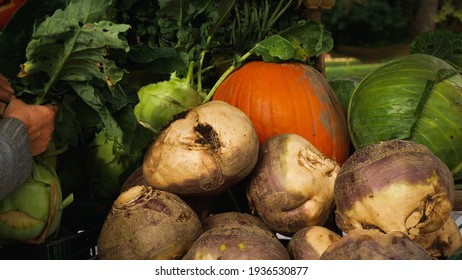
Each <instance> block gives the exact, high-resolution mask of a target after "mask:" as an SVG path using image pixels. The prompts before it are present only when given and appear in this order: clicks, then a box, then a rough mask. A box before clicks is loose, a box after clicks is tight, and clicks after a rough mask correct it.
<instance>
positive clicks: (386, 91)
mask: <svg viewBox="0 0 462 280" xmlns="http://www.w3.org/2000/svg"><path fill="white" fill-rule="evenodd" d="M461 84H462V76H461V75H460V74H458V73H457V71H456V69H455V68H454V67H452V66H451V65H450V64H448V63H447V62H445V61H444V60H442V59H440V58H437V57H435V56H431V55H427V54H412V55H407V56H404V57H401V58H398V59H394V60H392V61H390V62H387V63H385V64H383V65H382V66H379V67H378V68H376V69H375V70H373V71H372V72H371V73H370V74H369V75H367V76H366V77H365V78H364V79H363V80H362V81H361V82H360V83H359V85H358V86H357V87H356V89H355V91H354V92H353V95H352V97H351V100H350V103H349V107H348V114H347V117H348V125H349V129H350V138H351V142H352V144H353V145H354V147H355V148H360V147H364V146H367V145H370V144H373V143H377V142H379V141H383V140H389V139H407V140H411V141H415V142H417V143H421V144H423V145H425V146H427V147H428V148H429V149H430V150H432V151H433V152H434V153H435V154H436V155H437V156H438V157H439V158H440V159H441V160H442V161H443V162H444V163H446V165H447V166H448V167H449V169H450V170H451V172H452V173H453V175H454V177H455V178H456V179H460V178H462V127H461V126H460V124H461V123H462V88H461V86H460V85H461Z"/></svg>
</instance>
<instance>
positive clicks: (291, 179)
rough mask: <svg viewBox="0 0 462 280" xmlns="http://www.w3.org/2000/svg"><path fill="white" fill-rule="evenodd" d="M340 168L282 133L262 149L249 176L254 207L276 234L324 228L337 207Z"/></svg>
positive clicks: (249, 194)
mask: <svg viewBox="0 0 462 280" xmlns="http://www.w3.org/2000/svg"><path fill="white" fill-rule="evenodd" d="M339 170H340V167H339V165H338V164H337V163H336V162H335V161H333V160H331V159H329V158H327V157H325V156H324V155H323V154H322V153H321V152H319V151H318V150H317V149H316V148H315V147H314V146H313V145H312V144H311V143H310V142H309V141H308V140H306V139H305V138H303V137H301V136H299V135H297V134H280V135H276V136H274V137H272V138H269V139H268V140H267V141H265V142H264V143H263V144H262V145H261V147H260V154H259V160H258V162H257V165H256V166H255V168H254V170H253V172H252V173H251V174H250V176H249V184H248V186H247V198H248V201H249V205H250V208H251V209H252V211H253V212H254V213H255V214H258V215H259V216H260V217H261V218H262V220H263V221H265V222H266V223H267V224H268V225H269V227H270V228H272V229H273V230H274V231H276V232H279V233H282V234H285V235H292V234H294V233H295V232H297V231H298V230H300V229H302V228H304V227H307V226H322V225H324V223H325V222H326V221H327V219H328V217H329V215H330V214H331V213H332V210H333V206H334V204H333V203H334V182H335V178H336V177H337V173H338V172H339Z"/></svg>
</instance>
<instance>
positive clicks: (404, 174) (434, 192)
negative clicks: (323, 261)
mask: <svg viewBox="0 0 462 280" xmlns="http://www.w3.org/2000/svg"><path fill="white" fill-rule="evenodd" d="M334 194H335V203H336V206H337V209H336V223H337V225H338V226H339V227H340V228H341V229H342V230H343V231H344V232H349V231H350V230H352V229H355V228H363V229H375V230H378V231H381V232H385V233H386V232H390V231H402V232H404V233H406V234H408V235H409V236H410V237H411V238H414V237H415V236H417V235H419V234H421V233H428V232H432V231H435V230H437V229H439V228H440V227H441V226H443V224H444V223H445V222H446V221H447V219H448V218H449V216H450V214H451V211H452V208H453V201H454V179H453V177H452V174H451V172H450V170H449V168H448V167H447V166H446V165H445V164H444V163H443V162H442V161H441V160H440V159H439V158H438V157H437V156H435V154H433V153H432V152H431V150H430V149H428V148H427V147H426V146H424V145H422V144H418V143H416V142H412V141H406V140H388V141H383V142H380V143H377V144H373V145H369V146H366V147H363V148H361V149H358V150H356V151H355V152H354V153H353V155H352V156H351V157H350V158H349V159H348V160H347V161H346V162H345V163H344V164H343V165H342V167H341V169H340V172H339V174H338V176H337V179H336V181H335V192H334Z"/></svg>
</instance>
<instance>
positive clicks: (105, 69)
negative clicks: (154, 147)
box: [0, 0, 333, 191]
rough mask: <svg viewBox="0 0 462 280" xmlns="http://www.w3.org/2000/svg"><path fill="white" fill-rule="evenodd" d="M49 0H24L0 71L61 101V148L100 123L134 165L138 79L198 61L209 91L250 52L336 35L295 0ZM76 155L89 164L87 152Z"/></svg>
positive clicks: (197, 80) (287, 51) (261, 54)
mask: <svg viewBox="0 0 462 280" xmlns="http://www.w3.org/2000/svg"><path fill="white" fill-rule="evenodd" d="M43 2H44V1H38V0H29V1H27V2H26V4H24V6H23V7H22V8H21V9H20V11H19V12H18V14H17V15H18V16H19V15H21V16H22V17H27V18H26V19H25V20H22V19H19V18H18V17H16V16H15V17H14V18H13V19H12V21H11V22H10V24H9V25H8V26H7V28H6V29H5V30H4V32H2V33H1V34H0V47H5V48H6V49H8V50H9V52H8V56H6V55H5V56H1V57H0V62H2V63H3V65H2V66H3V68H2V73H8V74H7V77H8V78H10V79H11V80H13V85H14V89H15V93H16V95H18V96H20V97H21V98H22V99H24V100H25V101H27V102H31V103H32V102H34V103H37V104H45V103H56V104H58V105H59V108H60V110H59V113H58V115H57V117H56V126H55V133H54V135H53V140H54V142H55V144H56V147H57V148H58V149H61V148H62V147H66V146H69V153H70V154H72V153H75V151H76V150H79V149H82V150H84V149H86V147H88V145H89V143H92V142H93V141H94V139H95V136H96V135H98V133H100V132H101V131H103V130H104V131H105V133H107V140H108V141H110V142H111V143H113V145H111V148H112V149H106V150H112V152H111V154H110V155H108V156H114V158H115V160H116V161H117V162H129V163H130V164H132V165H135V164H140V162H141V160H142V156H143V153H144V151H145V150H146V148H147V146H148V145H149V143H150V142H151V141H153V139H154V138H155V133H152V131H150V130H147V129H145V128H144V127H143V126H141V124H140V122H139V121H138V120H137V118H136V116H135V114H134V107H135V106H136V105H137V104H138V102H139V97H138V95H137V93H138V91H139V89H140V88H141V87H142V86H145V85H148V84H152V83H157V82H162V81H165V80H168V79H169V77H171V74H172V73H173V72H175V73H176V75H177V76H178V78H180V79H183V78H185V77H186V76H187V75H188V73H189V69H190V66H192V68H193V69H192V71H191V73H193V74H194V75H193V76H188V81H189V84H190V86H191V88H192V89H194V90H195V91H197V92H198V93H200V94H202V93H204V92H209V97H211V95H210V92H213V90H209V89H213V87H214V86H215V85H216V84H217V83H218V82H220V77H223V78H224V77H225V76H222V75H221V74H222V71H223V69H227V68H228V67H230V66H231V70H230V71H232V70H233V69H235V68H237V67H239V66H240V65H241V63H242V62H243V61H244V60H246V59H248V58H249V57H251V58H252V59H264V60H266V61H281V60H300V61H304V62H306V63H310V62H311V60H312V59H313V58H315V57H316V56H317V55H319V54H320V53H323V52H327V51H329V50H330V49H331V48H332V45H333V40H332V37H331V34H330V32H328V31H327V30H325V29H324V26H322V25H321V24H319V23H314V22H306V21H301V20H300V18H299V16H298V14H297V13H295V12H294V10H291V9H293V8H294V7H296V4H297V1H295V0H290V1H285V0H265V1H256V0H252V1H238V0H235V1H228V0H223V1H212V0H186V1H176V0H158V1H148V0H113V1H107V0H97V1H90V0H53V1H46V3H43ZM25 15H27V16H25ZM248 24H251V26H252V28H249V26H248ZM271 36H274V37H271ZM10 42H15V43H17V44H16V45H14V47H12V46H10V44H11V43H10ZM281 46H282V47H281ZM21 64H22V66H21V71H19V66H20V65H21ZM5 71H6V72H5ZM230 71H229V72H228V74H229V73H230ZM18 72H19V77H20V78H19V77H16V75H18ZM217 81H218V82H217ZM154 111H155V110H154ZM67 157H68V155H67V154H66V153H65V154H63V155H61V156H60V157H59V158H58V166H57V170H58V171H60V173H59V176H60V179H61V181H66V182H65V183H64V185H65V186H66V190H69V191H73V190H75V189H76V186H71V185H70V184H69V181H72V178H73V177H75V172H73V170H71V169H72V168H68V167H66V166H63V165H66V163H67V162H66V158H67ZM79 159H81V160H80V161H81V163H80V164H82V165H84V164H85V163H84V162H85V157H84V156H82V157H79ZM69 162H70V161H69ZM72 165H73V166H77V165H79V163H78V161H73V162H72ZM130 168H131V166H130V167H127V170H129V169H130ZM83 173H85V174H86V173H87V171H85V172H83ZM85 174H84V175H82V176H86V175H85ZM67 176H69V177H70V178H67ZM74 181H75V180H74ZM75 182H76V184H82V183H83V184H85V182H82V180H81V179H80V180H78V181H75Z"/></svg>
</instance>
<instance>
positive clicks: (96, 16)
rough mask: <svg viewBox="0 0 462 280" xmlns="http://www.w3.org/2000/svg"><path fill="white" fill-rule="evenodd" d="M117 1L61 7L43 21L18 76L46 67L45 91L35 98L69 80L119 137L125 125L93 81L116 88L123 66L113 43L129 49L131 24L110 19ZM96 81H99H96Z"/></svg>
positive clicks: (78, 1) (78, 0) (76, 0)
mask: <svg viewBox="0 0 462 280" xmlns="http://www.w3.org/2000/svg"><path fill="white" fill-rule="evenodd" d="M111 2H112V1H107V0H71V1H70V2H69V4H68V5H67V6H66V8H65V9H64V10H61V9H58V10H56V11H55V12H54V14H53V15H52V16H50V17H47V18H46V19H45V20H44V21H43V22H42V23H40V24H39V25H38V26H37V28H36V29H35V30H34V33H33V34H32V38H31V40H30V41H29V44H28V46H27V48H26V59H27V61H26V62H25V63H23V64H22V65H21V71H20V73H19V75H18V76H19V77H22V78H25V77H29V76H31V75H33V74H38V73H46V75H47V80H46V83H45V86H44V88H43V91H42V92H41V93H40V94H39V95H38V96H37V98H36V100H35V103H37V104H41V103H43V102H44V99H45V97H46V95H47V94H48V93H49V92H50V91H51V90H52V88H53V86H55V85H56V84H57V83H58V82H67V83H69V85H70V86H71V87H72V88H73V90H74V91H75V92H76V93H77V94H78V95H79V96H80V97H81V98H82V99H83V100H84V101H85V102H86V103H88V105H90V106H91V107H92V108H93V109H95V110H96V111H97V112H98V114H99V116H100V117H101V119H102V122H103V123H104V125H105V126H106V128H107V129H108V132H109V133H110V134H111V135H112V136H115V137H122V131H121V129H120V127H119V126H118V125H117V123H116V121H115V120H114V119H113V117H112V115H111V114H110V112H109V110H108V108H106V106H105V105H104V103H103V102H101V100H100V98H99V97H98V96H97V92H95V90H94V89H93V87H92V86H90V81H92V80H95V81H97V82H99V83H102V84H103V85H104V84H106V85H107V86H108V87H109V88H112V87H113V86H114V85H115V84H116V83H117V82H119V81H120V80H121V79H122V77H123V73H124V70H122V69H120V68H118V67H117V65H116V63H115V62H114V61H112V60H110V59H109V58H108V52H109V50H111V49H120V50H123V51H128V49H129V46H128V43H127V41H126V40H124V39H123V38H121V36H119V35H120V34H121V33H123V32H126V31H127V30H128V29H129V28H130V26H129V25H126V24H116V23H113V22H110V21H108V20H107V19H108V15H107V13H108V11H109V10H110V9H109V7H110V5H111ZM93 85H94V84H93Z"/></svg>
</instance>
